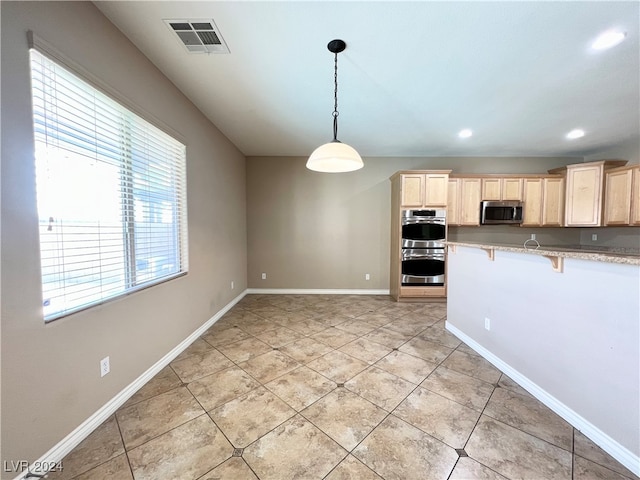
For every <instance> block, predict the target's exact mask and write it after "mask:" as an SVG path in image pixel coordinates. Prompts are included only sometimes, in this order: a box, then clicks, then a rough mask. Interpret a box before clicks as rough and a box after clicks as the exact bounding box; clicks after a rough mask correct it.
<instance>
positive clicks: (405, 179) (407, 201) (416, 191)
mask: <svg viewBox="0 0 640 480" xmlns="http://www.w3.org/2000/svg"><path fill="white" fill-rule="evenodd" d="M424 184H425V178H424V173H416V174H405V175H402V186H401V190H402V196H401V197H402V198H401V201H400V205H401V206H402V207H422V206H423V205H424V203H423V202H424Z"/></svg>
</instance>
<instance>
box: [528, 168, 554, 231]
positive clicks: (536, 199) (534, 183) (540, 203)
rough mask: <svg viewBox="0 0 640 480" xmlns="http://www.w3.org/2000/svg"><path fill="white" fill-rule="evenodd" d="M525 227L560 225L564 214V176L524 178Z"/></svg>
mask: <svg viewBox="0 0 640 480" xmlns="http://www.w3.org/2000/svg"><path fill="white" fill-rule="evenodd" d="M522 195H523V196H522V198H523V204H524V208H523V222H522V226H523V227H528V226H535V227H543V226H544V227H560V226H562V220H563V216H564V178H563V177H560V176H556V177H539V178H535V177H534V178H525V179H523V194H522Z"/></svg>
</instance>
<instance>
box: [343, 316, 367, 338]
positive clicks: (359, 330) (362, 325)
mask: <svg viewBox="0 0 640 480" xmlns="http://www.w3.org/2000/svg"><path fill="white" fill-rule="evenodd" d="M336 328H339V329H340V330H344V331H345V332H349V333H353V334H354V335H358V336H360V335H365V334H367V333H369V332H371V331H373V330H375V329H376V327H374V326H373V325H371V324H370V323H367V322H365V321H363V320H358V319H355V320H350V321H348V322H344V323H341V324H339V325H336Z"/></svg>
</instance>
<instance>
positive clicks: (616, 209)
mask: <svg viewBox="0 0 640 480" xmlns="http://www.w3.org/2000/svg"><path fill="white" fill-rule="evenodd" d="M639 176H640V166H631V167H623V168H615V169H611V170H607V171H606V172H605V200H604V225H638V224H639V223H640V219H639V218H638V216H639V215H640V213H639V212H638V210H639V208H640V206H639V205H638V204H639V203H640V190H639V188H640V187H639V186H638V179H639Z"/></svg>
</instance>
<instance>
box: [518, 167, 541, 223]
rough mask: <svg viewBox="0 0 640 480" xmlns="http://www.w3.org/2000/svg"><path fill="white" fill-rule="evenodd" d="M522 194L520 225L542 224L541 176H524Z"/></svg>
mask: <svg viewBox="0 0 640 480" xmlns="http://www.w3.org/2000/svg"><path fill="white" fill-rule="evenodd" d="M522 196H523V204H524V205H523V208H522V226H523V227H528V226H536V227H537V226H540V225H542V178H525V179H524V184H523V194H522Z"/></svg>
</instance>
